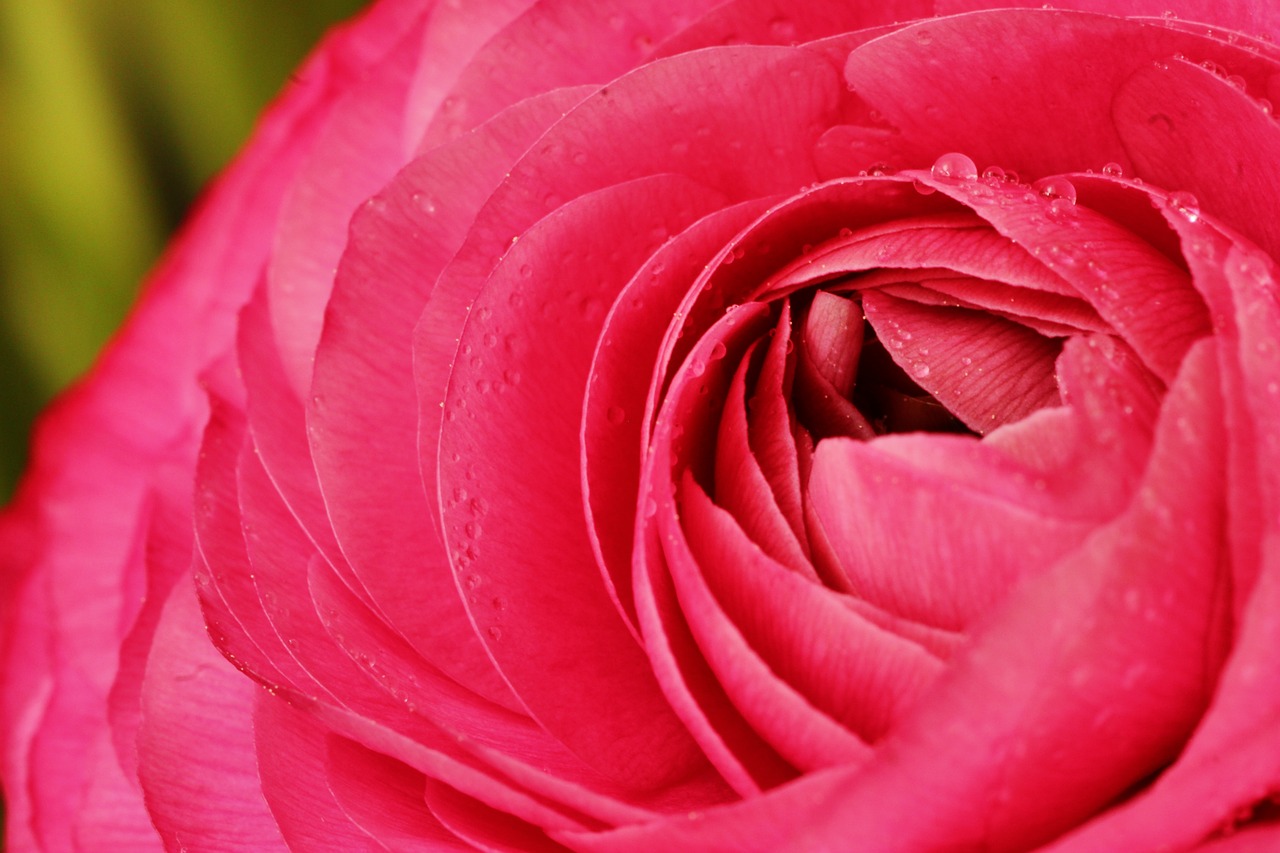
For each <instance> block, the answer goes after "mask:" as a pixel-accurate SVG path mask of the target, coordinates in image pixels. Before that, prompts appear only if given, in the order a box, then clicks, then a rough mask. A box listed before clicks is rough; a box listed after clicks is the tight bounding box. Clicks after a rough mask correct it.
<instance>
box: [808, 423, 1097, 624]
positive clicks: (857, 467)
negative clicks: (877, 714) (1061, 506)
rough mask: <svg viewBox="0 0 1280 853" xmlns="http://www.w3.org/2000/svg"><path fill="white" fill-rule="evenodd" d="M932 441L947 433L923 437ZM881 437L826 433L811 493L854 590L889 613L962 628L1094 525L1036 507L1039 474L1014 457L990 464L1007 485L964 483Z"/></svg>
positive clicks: (1071, 546) (995, 475)
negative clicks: (896, 450) (893, 450)
mask: <svg viewBox="0 0 1280 853" xmlns="http://www.w3.org/2000/svg"><path fill="white" fill-rule="evenodd" d="M902 440H905V441H913V437H912V436H903V437H902ZM884 441H885V442H886V446H888V445H891V444H893V441H892V440H891V439H885V440H884ZM926 441H928V442H942V441H943V439H942V437H940V436H929V437H924V436H921V437H919V438H915V439H914V443H923V442H926ZM953 441H962V440H959V439H956V440H953ZM880 444H881V442H880V441H877V442H874V443H871V444H863V443H859V442H855V441H850V440H847V439H829V440H827V441H825V442H823V443H822V444H821V445H819V447H818V452H817V456H816V458H815V460H814V474H813V479H812V480H811V481H810V483H809V497H810V500H812V501H813V504H814V509H815V512H816V514H817V517H818V519H819V520H820V521H821V523H822V527H823V530H824V531H825V532H826V535H827V537H828V538H829V540H830V541H831V544H832V547H833V548H834V549H835V551H836V553H837V554H838V555H839V558H840V562H841V565H842V566H843V567H844V570H845V572H846V573H847V574H848V575H849V578H850V581H851V582H852V584H853V587H854V589H856V590H857V591H858V594H859V596H860V597H863V598H866V599H867V600H868V601H870V602H871V603H873V604H876V605H878V606H880V607H882V608H885V609H887V610H889V611H890V612H893V613H897V614H900V615H902V616H906V617H908V618H912V619H916V620H919V621H922V622H926V623H928V624H930V625H934V626H937V627H942V628H947V629H959V628H963V627H965V626H967V625H970V624H972V622H973V621H974V620H975V619H977V618H979V617H980V616H982V615H983V614H984V613H986V612H988V611H989V610H990V608H991V607H992V606H994V605H995V604H996V603H998V602H999V601H1001V600H1003V599H1004V597H1005V596H1006V595H1007V594H1008V592H1009V590H1011V589H1012V588H1013V586H1014V585H1015V584H1016V583H1017V582H1018V581H1019V580H1021V579H1022V578H1024V577H1028V576H1034V575H1035V574H1038V573H1039V572H1042V571H1044V570H1046V569H1047V568H1048V567H1049V566H1051V565H1052V564H1053V563H1054V562H1055V561H1056V560H1057V559H1058V558H1060V557H1061V556H1063V555H1064V554H1066V553H1068V552H1070V551H1071V550H1073V549H1075V548H1076V547H1077V546H1078V545H1079V544H1080V542H1081V541H1082V540H1083V539H1084V537H1085V536H1086V535H1087V534H1088V532H1089V530H1090V529H1091V527H1092V525H1090V524H1087V523H1082V522H1078V521H1077V522H1072V521H1069V520H1066V519H1059V518H1056V517H1054V516H1052V515H1046V514H1042V512H1037V511H1035V510H1032V509H1031V508H1030V507H1031V506H1035V503H1038V501H1036V500H1035V498H1034V496H1033V495H1031V494H1029V493H1032V492H1034V491H1035V486H1034V478H1033V475H1031V473H1030V472H1027V471H1025V470H1023V471H1019V470H1018V468H1017V467H1015V466H1010V467H1008V468H1004V470H1001V469H997V468H995V467H993V468H992V469H991V470H990V471H989V474H988V476H989V477H990V478H991V479H992V480H997V481H998V482H999V485H994V484H992V485H986V486H985V487H984V486H983V485H982V484H979V483H969V484H966V485H965V486H961V485H960V484H959V483H958V482H956V481H955V480H952V479H950V478H949V477H948V476H947V475H946V473H945V472H946V471H947V468H946V467H938V466H936V465H928V466H927V467H926V466H925V464H924V463H923V460H922V461H921V462H919V463H916V462H914V461H909V460H912V456H911V455H910V454H908V453H902V454H893V455H889V454H887V453H885V452H883V451H880V450H879V449H878V448H879V446H880ZM917 465H919V466H920V467H917ZM1002 467H1003V466H1002ZM939 472H941V473H939ZM1011 493H1012V494H1011ZM997 531H999V535H997ZM903 566H910V567H911V570H910V571H905V572H904V571H902V567H903Z"/></svg>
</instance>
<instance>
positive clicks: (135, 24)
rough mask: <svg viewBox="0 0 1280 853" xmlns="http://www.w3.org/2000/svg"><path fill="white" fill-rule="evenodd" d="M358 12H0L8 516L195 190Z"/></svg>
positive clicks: (211, 5)
mask: <svg viewBox="0 0 1280 853" xmlns="http://www.w3.org/2000/svg"><path fill="white" fill-rule="evenodd" d="M363 5H364V0H0V503H2V502H4V501H5V500H7V499H8V497H9V495H10V494H11V492H12V489H13V485H14V483H15V481H16V479H17V477H18V475H19V473H20V472H21V468H22V464H23V459H24V457H25V454H26V443H27V432H28V430H29V428H30V423H31V419H32V418H33V417H34V416H35V414H36V413H37V412H38V411H39V409H40V408H41V407H42V406H43V405H44V404H45V402H47V401H48V399H49V398H50V397H51V396H52V395H53V394H55V393H56V392H57V391H58V390H59V389H60V388H62V387H64V386H65V385H66V384H67V382H69V381H70V380H71V379H73V378H74V377H76V376H77V375H79V374H80V373H82V372H83V371H84V370H85V368H86V367H88V365H89V364H90V363H91V361H92V360H93V357H94V354H95V353H96V352H97V351H98V349H99V348H100V347H101V346H102V344H103V342H104V341H105V340H106V339H107V337H108V336H109V335H110V334H111V332H112V330H113V329H115V328H116V326H117V325H119V323H120V320H121V318H122V317H123V316H124V314H125V312H126V310H127V309H128V307H129V305H130V303H131V302H132V300H133V297H134V294H135V293H136V292H137V288H138V284H139V283H140V281H141V280H142V278H143V277H144V276H145V274H146V272H147V270H148V269H149V268H150V267H151V265H152V264H153V263H154V262H155V260H156V258H157V256H158V255H159V253H160V250H161V248H162V247H163V245H164V242H165V240H166V238H167V235H168V234H170V233H171V232H172V230H173V229H174V228H175V227H176V225H177V224H178V222H179V221H180V220H181V218H182V215H183V212H184V211H185V210H186V209H187V207H188V206H189V205H190V203H191V201H192V199H193V198H194V197H195V195H196V193H197V192H198V191H199V189H200V188H201V187H202V186H203V185H204V184H205V183H206V182H207V181H208V180H209V178H210V177H211V176H212V175H213V174H215V173H216V172H217V170H218V169H219V168H220V167H221V166H222V165H224V164H225V163H226V162H227V161H228V160H229V159H230V158H231V157H232V155H233V154H234V153H235V152H236V150H237V149H238V148H239V146H240V145H241V144H242V143H243V142H244V141H245V139H246V138H247V137H248V134H249V131H250V129H251V128H252V126H253V122H254V119H255V117H256V116H257V115H258V113H259V112H260V111H261V109H262V108H263V106H264V105H265V104H266V103H267V102H268V100H269V99H270V98H271V97H272V96H273V95H274V94H275V93H276V92H277V91H278V90H279V89H280V87H281V85H282V84H283V82H284V80H285V79H286V77H287V75H288V74H289V72H290V71H291V70H292V69H293V67H294V66H295V65H297V63H298V62H299V61H300V60H301V58H302V57H303V56H304V55H305V53H306V52H307V50H308V49H309V48H310V47H311V46H312V45H313V44H314V43H315V42H316V41H317V39H318V38H319V36H320V34H321V33H322V32H323V31H324V30H325V29H326V28H327V27H328V26H330V25H331V24H332V23H334V22H336V21H339V20H341V19H343V18H346V17H348V16H350V15H351V14H353V13H354V12H355V11H357V10H358V9H359V8H360V7H361V6H363Z"/></svg>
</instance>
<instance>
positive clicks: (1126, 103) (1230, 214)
mask: <svg viewBox="0 0 1280 853" xmlns="http://www.w3.org/2000/svg"><path fill="white" fill-rule="evenodd" d="M1195 58H1196V59H1197V60H1200V56H1199V55H1196V57H1195ZM1229 68H1230V69H1231V73H1232V74H1236V73H1238V72H1237V70H1236V67H1235V66H1229ZM1253 91H1254V92H1255V93H1258V88H1257V87H1256V86H1255V88H1254V89H1253ZM1267 91H1268V90H1267V89H1265V88H1263V89H1262V90H1261V93H1263V94H1265V93H1266V92H1267ZM1113 111H1114V116H1115V123H1116V128H1117V130H1118V131H1119V133H1120V138H1121V140H1122V141H1123V142H1124V144H1125V147H1126V148H1127V149H1128V151H1129V153H1130V156H1131V157H1132V158H1133V162H1134V165H1135V167H1136V168H1137V169H1138V170H1139V173H1140V174H1142V175H1143V176H1145V177H1147V178H1148V179H1149V180H1151V181H1152V182H1153V183H1155V184H1156V186H1160V187H1166V188H1168V189H1169V190H1177V191H1181V192H1190V193H1192V194H1193V197H1194V199H1195V204H1196V208H1197V210H1196V211H1195V213H1194V215H1195V216H1199V215H1202V214H1201V211H1203V214H1204V215H1212V216H1215V217H1218V218H1220V219H1221V220H1222V221H1224V222H1229V223H1231V226H1232V228H1234V229H1236V230H1238V231H1239V232H1240V233H1242V234H1244V235H1245V236H1246V237H1248V238H1249V239H1251V240H1253V241H1254V242H1256V243H1257V244H1258V245H1259V246H1261V247H1262V248H1263V249H1264V250H1265V251H1267V252H1268V253H1269V254H1271V255H1272V256H1273V257H1274V256H1276V255H1277V254H1280V224H1278V223H1277V222H1276V218H1275V216H1274V215H1273V211H1274V208H1273V206H1272V203H1273V201H1274V199H1275V197H1276V193H1277V192H1280V178H1277V176H1276V174H1275V172H1274V170H1273V169H1271V168H1268V165H1269V164H1271V163H1274V162H1275V160H1276V157H1277V155H1278V154H1280V130H1278V129H1277V128H1276V126H1275V121H1274V119H1272V117H1271V115H1270V113H1269V111H1267V112H1264V110H1263V108H1262V107H1261V106H1260V105H1259V104H1258V103H1257V102H1256V101H1255V100H1254V99H1253V98H1252V97H1250V96H1249V95H1248V94H1246V93H1245V92H1243V91H1241V90H1240V89H1237V88H1236V87H1235V86H1233V85H1231V84H1230V83H1228V82H1227V81H1225V80H1223V79H1221V78H1219V77H1218V76H1216V75H1215V74H1213V73H1212V72H1210V71H1207V70H1205V69H1204V68H1201V67H1200V66H1198V65H1196V64H1194V63H1192V62H1188V61H1185V60H1181V59H1171V60H1169V61H1167V62H1164V63H1161V65H1148V66H1146V67H1143V68H1140V69H1137V70H1135V71H1134V73H1133V75H1132V76H1130V77H1129V79H1128V80H1126V81H1125V83H1124V85H1123V86H1122V87H1121V88H1120V89H1119V90H1118V91H1117V92H1116V95H1115V106H1114V110H1113ZM1224 138H1229V139H1231V140H1232V144H1231V145H1228V146H1224V145H1220V144H1214V142H1216V141H1217V140H1222V139H1224ZM1264 164H1267V165H1264ZM1246 174H1247V175H1249V176H1250V178H1249V180H1247V181H1234V180H1224V176H1228V175H1246Z"/></svg>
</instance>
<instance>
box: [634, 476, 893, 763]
mask: <svg viewBox="0 0 1280 853" xmlns="http://www.w3.org/2000/svg"><path fill="white" fill-rule="evenodd" d="M676 488H677V489H679V493H680V502H679V507H680V510H681V514H682V515H687V516H689V518H688V520H689V521H692V522H695V524H694V526H693V527H692V529H691V530H690V532H689V536H690V537H693V536H697V535H698V534H702V538H701V539H692V538H686V534H685V530H684V529H682V526H681V525H680V524H679V523H678V522H677V521H676V519H675V517H674V516H673V515H672V514H671V513H668V512H663V511H662V509H659V512H658V522H659V531H660V533H661V535H662V541H663V553H664V554H665V555H666V562H667V566H668V568H669V570H670V574H671V578H672V581H673V582H674V584H675V590H676V595H677V596H678V597H679V600H680V609H681V611H682V612H683V613H684V614H685V619H686V621H687V622H688V624H689V628H690V630H691V631H692V632H693V636H694V639H695V640H696V641H697V643H698V647H699V648H700V649H701V650H702V654H703V656H704V657H705V658H706V660H707V662H708V664H709V665H710V666H711V669H712V670H713V671H714V672H715V674H716V677H717V679H718V681H719V683H720V685H721V686H722V687H723V688H724V690H725V692H726V693H727V694H728V696H729V698H730V700H731V701H732V702H733V703H734V705H735V706H736V707H737V708H738V710H739V711H740V712H741V713H742V715H743V717H744V718H745V719H746V720H747V721H748V722H749V723H750V724H751V725H752V727H753V728H755V730H756V731H758V732H759V733H760V735H761V736H762V737H763V738H764V739H765V740H766V741H768V742H769V744H770V745H771V746H772V747H773V748H774V749H776V750H777V751H778V754H779V755H781V756H783V757H784V758H786V759H787V761H788V762H790V763H791V764H792V765H793V766H795V767H796V768H797V769H798V770H800V771H801V772H810V771H813V770H817V769H820V768H823V767H831V766H834V765H847V764H861V763H862V762H864V761H866V759H867V758H868V757H869V756H870V754H871V750H870V748H869V747H868V746H867V744H866V743H865V742H864V741H863V740H862V739H861V738H859V737H858V736H857V735H856V734H854V733H853V732H852V731H850V730H849V729H847V728H845V727H844V726H843V725H841V724H840V723H839V722H838V721H837V720H836V719H834V718H833V717H831V716H829V715H828V714H827V713H824V711H823V710H821V709H819V708H817V707H815V706H814V705H813V704H812V703H811V702H810V701H809V700H808V699H807V698H806V697H805V696H804V695H803V694H801V693H800V692H798V691H797V690H796V688H795V687H794V686H793V685H791V684H789V683H788V682H787V681H786V680H785V679H783V678H781V677H780V674H779V673H778V672H777V671H776V670H775V669H774V668H772V667H771V666H770V665H769V662H768V661H766V660H763V659H761V657H760V655H759V653H758V652H757V651H756V650H755V649H753V648H752V647H751V646H750V644H749V643H748V641H747V640H746V638H744V636H743V633H742V631H741V630H740V629H739V628H738V627H737V626H736V625H735V624H734V623H733V621H732V620H731V619H730V618H729V617H728V615H727V614H726V613H725V611H724V610H723V609H722V608H721V606H720V603H719V602H718V601H717V600H716V596H715V595H714V594H713V592H712V591H711V589H710V588H709V587H708V585H707V581H706V578H705V577H703V572H702V568H701V565H702V563H703V562H704V560H705V561H710V562H717V561H724V560H726V558H728V557H732V556H737V554H732V553H730V554H726V553H725V550H724V549H723V548H721V547H718V543H717V542H715V541H707V540H708V538H712V539H714V538H715V537H716V534H719V533H720V532H721V531H719V530H715V531H712V530H710V529H708V527H707V526H705V525H704V526H701V527H700V526H698V525H697V524H696V521H697V518H696V516H697V515H698V514H699V513H701V514H704V515H705V514H706V513H707V512H708V505H709V504H710V499H709V498H708V497H707V496H706V494H705V493H704V492H702V491H701V489H700V488H699V487H698V485H697V484H696V483H694V482H692V477H691V475H690V474H688V472H686V473H685V476H684V479H683V483H682V484H681V486H677V487H676ZM664 503H665V501H664ZM757 554H759V552H757ZM759 556H760V557H761V558H762V560H761V561H762V562H763V561H765V560H767V558H764V555H762V554H760V555H759ZM700 558H701V559H700ZM737 567H738V568H739V569H741V570H742V571H747V572H749V571H752V570H753V569H754V567H753V566H751V565H749V564H746V565H744V564H741V563H739V564H737Z"/></svg>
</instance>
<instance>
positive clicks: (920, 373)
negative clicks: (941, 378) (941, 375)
mask: <svg viewBox="0 0 1280 853" xmlns="http://www.w3.org/2000/svg"><path fill="white" fill-rule="evenodd" d="M911 373H912V375H913V376H915V377H916V378H917V379H924V378H926V377H927V376H928V375H929V373H930V371H929V365H927V364H925V363H924V362H923V361H922V362H920V363H918V364H917V365H916V366H915V367H913V368H911Z"/></svg>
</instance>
